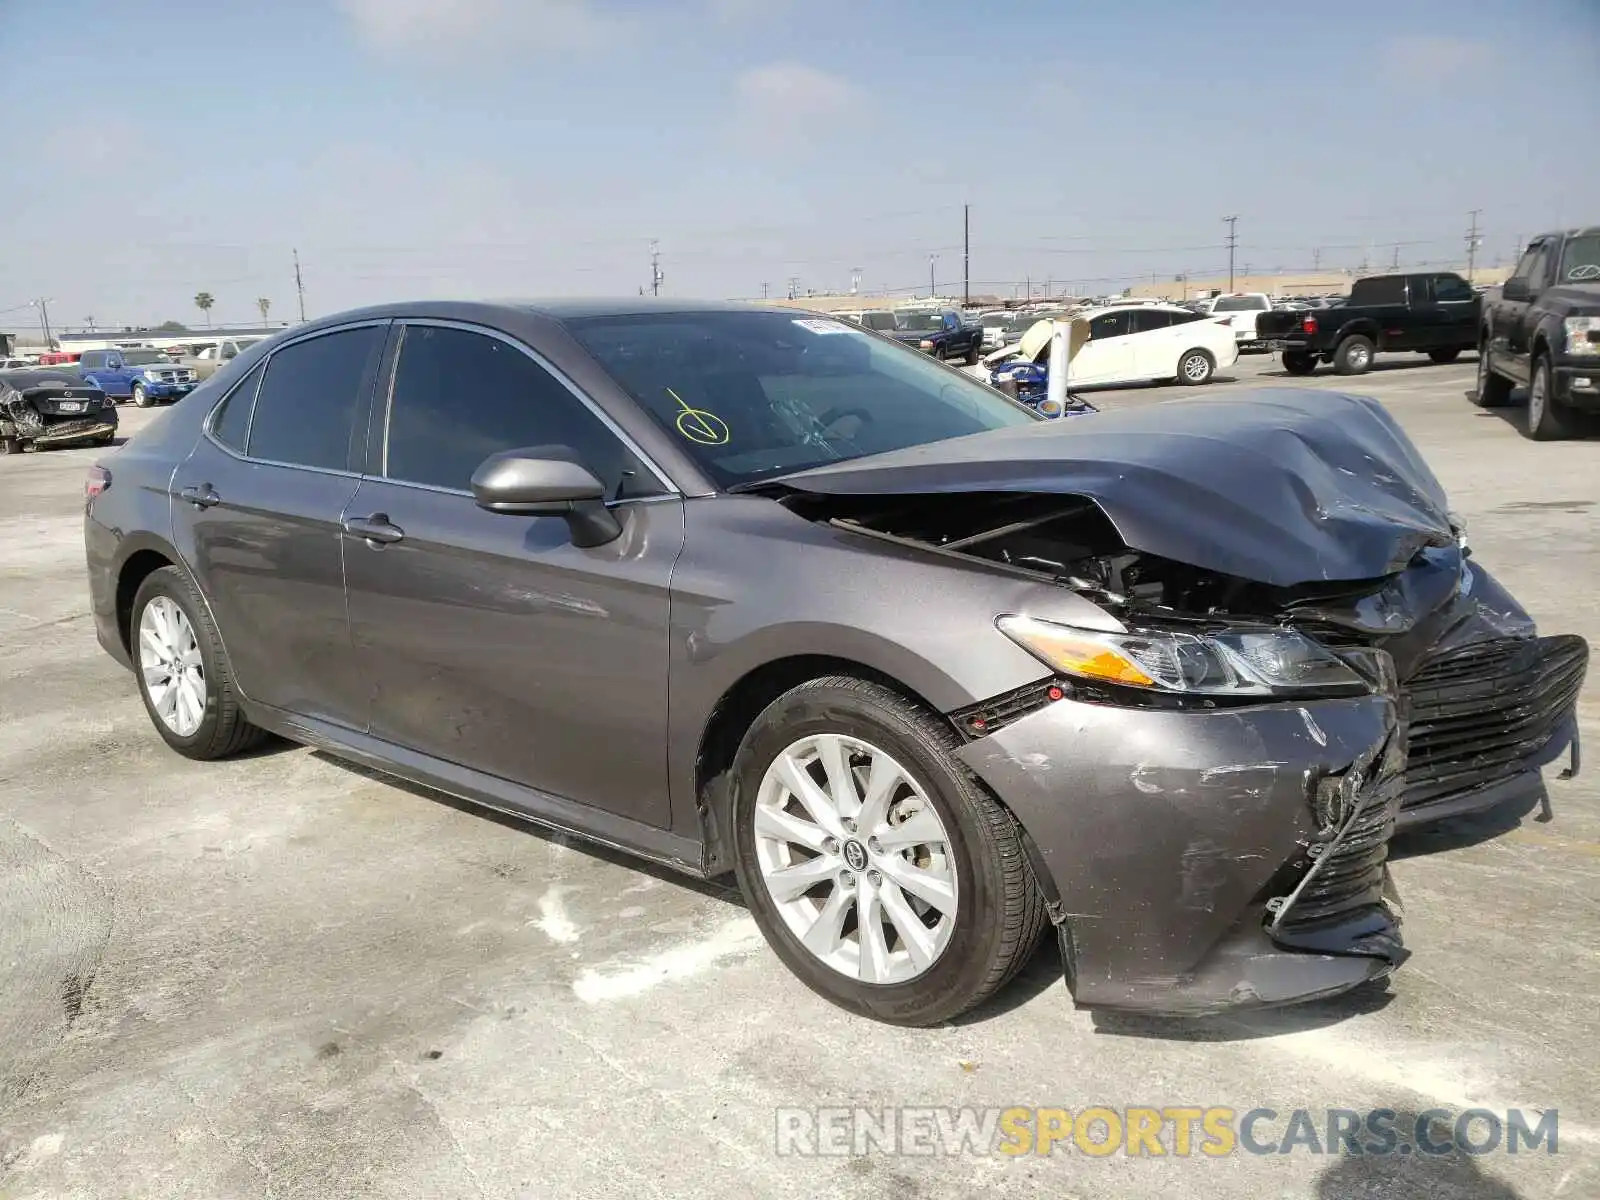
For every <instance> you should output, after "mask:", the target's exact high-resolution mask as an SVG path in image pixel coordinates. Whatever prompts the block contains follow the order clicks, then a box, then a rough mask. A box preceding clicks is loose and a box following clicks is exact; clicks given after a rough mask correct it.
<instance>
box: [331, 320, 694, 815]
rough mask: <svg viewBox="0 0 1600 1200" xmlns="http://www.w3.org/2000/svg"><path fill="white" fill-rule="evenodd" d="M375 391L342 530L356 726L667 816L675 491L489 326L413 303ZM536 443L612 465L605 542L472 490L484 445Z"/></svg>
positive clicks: (489, 769) (481, 766)
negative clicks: (579, 542)
mask: <svg viewBox="0 0 1600 1200" xmlns="http://www.w3.org/2000/svg"><path fill="white" fill-rule="evenodd" d="M386 390H387V393H388V395H389V402H388V406H387V409H385V406H384V405H383V404H382V402H381V401H380V402H379V403H378V404H376V405H374V412H373V428H372V430H371V434H370V437H369V450H368V469H367V472H366V473H365V474H364V475H363V477H362V479H361V485H360V488H359V490H358V491H357V492H356V495H355V497H354V499H352V500H351V502H350V504H349V505H348V506H347V507H346V514H347V518H348V520H347V522H346V526H345V532H344V537H343V546H344V562H345V586H346V594H347V596H348V601H349V612H350V627H351V636H352V638H353V641H354V646H355V654H356V661H357V664H358V666H359V667H360V669H361V670H362V672H363V674H364V677H365V678H366V680H367V684H368V688H369V689H370V690H369V693H368V706H367V718H368V728H369V731H370V733H371V734H372V735H373V736H374V737H377V738H381V739H382V740H384V741H386V742H389V743H392V744H394V745H398V746H402V747H404V748H406V749H409V750H413V751H418V752H420V753H422V754H426V755H428V756H430V757H432V758H435V759H442V760H444V761H445V762H449V763H454V764H457V765H459V766H463V767H467V768H469V769H471V770H475V771H481V772H484V773H486V774H489V775H493V776H495V777H497V778H500V779H505V780H510V781H511V782H513V783H518V784H521V785H523V786H525V787H529V788H533V789H536V790H538V791H541V792H544V793H546V794H549V795H554V796H559V797H562V798H565V799H569V800H574V801H578V802H580V803H583V804H588V805H591V806H593V807H596V808H600V809H604V810H607V811H610V812H614V813H617V814H619V815H622V816H625V817H629V818H631V819H633V820H636V821H642V822H645V823H647V824H650V825H655V826H658V827H663V828H664V827H666V826H667V825H668V824H669V823H670V812H669V807H668V799H667V784H666V780H667V646H668V642H667V634H668V615H669V611H668V610H669V605H668V584H669V582H670V578H671V573H672V567H673V564H674V563H675V562H676V560H677V557H678V553H679V551H680V549H681V548H682V546H683V536H684V535H683V505H682V501H681V499H680V497H678V495H677V494H676V493H675V492H673V491H672V489H671V488H670V487H669V485H668V484H667V482H666V481H665V480H664V479H662V478H661V477H659V476H658V475H657V474H656V472H655V471H654V470H653V469H652V468H651V467H650V466H648V465H647V464H646V463H645V462H644V461H643V458H642V456H641V455H640V454H639V453H638V452H637V451H636V450H635V449H634V448H632V446H631V445H630V444H628V443H626V442H625V441H624V440H623V439H622V437H621V436H620V435H619V434H618V433H617V432H615V431H614V430H613V428H612V427H611V426H610V425H608V424H607V423H605V422H604V421H602V419H601V418H600V417H599V416H598V415H597V414H596V411H595V410H594V409H592V408H591V407H590V406H589V405H588V404H587V403H586V401H585V400H584V399H583V398H582V397H581V396H580V395H579V394H578V393H577V392H576V391H575V389H573V388H572V387H571V386H570V385H569V384H567V383H566V382H565V381H564V380H562V379H561V378H559V377H557V376H556V375H555V374H554V373H552V372H551V371H550V370H549V369H547V368H546V366H545V365H544V364H543V363H542V362H541V361H540V360H539V359H538V358H536V357H535V356H534V355H533V354H532V353H531V352H530V351H528V350H527V349H525V348H524V347H522V346H520V345H519V344H517V343H514V342H511V341H510V340H508V339H506V338H504V337H502V336H501V335H499V334H497V333H494V332H492V331H489V330H486V329H485V330H478V329H467V328H462V327H459V326H454V325H436V324H431V323H428V322H424V321H416V322H407V323H406V324H405V325H404V331H403V335H402V338H401V342H400V347H399V352H398V357H397V361H396V365H395V367H394V372H393V383H392V385H391V386H390V387H389V388H387V389H386ZM384 392H385V389H380V391H379V395H380V396H382V395H383V394H384ZM549 445H560V446H565V447H567V448H569V449H570V450H572V451H573V452H575V454H576V455H577V457H578V458H579V460H580V461H582V462H583V463H584V465H585V466H587V467H588V468H589V469H590V470H591V471H593V472H594V474H595V475H596V476H597V477H598V478H599V479H600V480H601V481H602V482H604V483H606V485H607V491H608V494H609V495H611V496H613V497H615V499H613V500H612V501H611V502H610V506H611V508H612V510H613V511H614V512H615V513H616V515H617V516H618V518H619V519H620V520H621V522H622V525H623V532H622V535H621V536H620V537H618V538H617V539H616V540H615V541H613V542H610V543H608V544H606V545H604V546H597V547H593V548H587V549H582V548H579V547H577V546H574V545H573V544H572V539H571V536H570V532H569V530H568V527H567V524H566V521H565V520H564V519H563V518H561V517H558V516H526V515H509V514H500V513H491V512H487V511H485V510H484V509H481V508H479V507H478V506H477V504H476V503H475V502H474V501H473V498H472V494H471V492H470V490H469V483H470V480H471V477H472V473H473V471H475V470H476V469H477V467H478V465H479V464H480V463H482V461H483V460H484V459H485V458H487V457H489V455H491V454H495V453H498V452H499V451H502V450H512V449H517V448H520V447H531V446H549ZM373 529H377V530H378V531H379V532H380V533H381V537H377V538H374V537H370V536H367V535H368V534H370V533H371V531H372V530H373Z"/></svg>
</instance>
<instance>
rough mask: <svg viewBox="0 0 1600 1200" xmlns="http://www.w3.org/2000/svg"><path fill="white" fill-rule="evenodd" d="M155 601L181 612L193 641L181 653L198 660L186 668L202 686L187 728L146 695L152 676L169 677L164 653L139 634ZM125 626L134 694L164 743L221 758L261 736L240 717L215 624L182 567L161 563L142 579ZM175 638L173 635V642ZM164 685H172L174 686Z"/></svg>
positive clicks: (201, 756)
mask: <svg viewBox="0 0 1600 1200" xmlns="http://www.w3.org/2000/svg"><path fill="white" fill-rule="evenodd" d="M158 601H164V602H165V604H164V605H163V606H162V611H163V612H165V613H167V614H169V615H170V613H171V610H172V609H173V608H176V610H177V611H178V612H179V613H181V614H182V618H183V623H184V624H186V626H187V632H188V633H189V634H192V637H193V642H194V646H193V650H192V651H190V652H189V653H188V655H187V657H189V658H191V659H193V658H194V657H195V655H196V653H197V655H198V661H197V662H196V663H194V664H193V666H190V667H189V668H188V669H190V670H193V669H194V667H198V671H199V675H198V682H199V684H200V687H201V689H203V697H202V703H201V705H200V715H199V720H198V722H197V723H196V726H195V728H194V729H192V730H188V729H182V728H181V726H182V723H181V722H179V725H178V727H175V726H174V724H173V723H172V721H171V720H170V719H169V718H168V717H166V716H163V715H162V714H161V712H160V711H159V704H158V701H157V700H156V699H154V698H153V697H152V692H153V691H154V689H155V688H156V687H158V686H161V685H160V684H159V683H158V682H155V681H156V680H158V679H159V678H160V677H161V676H162V675H163V674H165V675H166V676H167V677H168V678H169V679H171V678H173V677H174V676H173V673H172V672H171V671H169V669H168V667H167V666H166V665H164V664H163V661H162V659H163V655H164V654H166V653H168V652H167V651H164V650H163V649H162V648H161V647H159V646H157V645H156V644H154V641H155V639H151V638H148V637H146V636H145V634H144V626H145V617H146V614H147V612H148V611H149V610H150V607H151V605H152V604H155V603H157V602H158ZM130 628H131V631H132V632H131V635H130V637H129V641H130V642H131V643H132V644H131V645H130V647H129V651H130V655H131V657H132V659H133V668H134V675H135V677H136V678H137V679H138V681H139V696H140V698H141V699H143V701H144V707H145V711H146V712H147V713H149V714H150V723H151V724H152V725H154V726H155V727H156V732H157V733H159V734H160V735H161V738H162V740H163V741H165V742H166V743H167V745H169V746H171V747H172V748H173V749H174V750H176V751H177V752H178V753H179V754H181V755H183V756H184V757H185V758H193V759H199V760H201V761H207V760H210V759H216V758H227V757H228V756H229V755H232V754H237V753H239V752H240V751H241V750H246V749H249V748H250V747H251V746H254V745H256V744H258V743H259V742H261V741H263V740H264V739H265V738H266V736H267V734H266V732H265V731H264V730H262V729H258V728H257V727H256V726H254V725H252V724H250V722H249V721H247V720H245V716H244V712H243V710H242V709H241V708H240V707H239V694H238V692H237V691H236V690H235V689H234V686H233V675H232V672H230V671H229V669H228V662H227V658H226V656H225V655H224V654H223V651H222V640H221V638H219V637H218V636H217V627H216V626H215V625H213V624H212V623H211V612H210V610H209V609H208V608H207V607H206V604H205V601H204V599H202V598H201V596H200V593H199V591H198V590H197V589H196V588H195V586H194V584H193V583H192V582H191V581H190V579H189V576H188V575H187V574H186V573H185V572H183V571H182V570H180V569H179V568H177V567H162V568H161V569H160V570H158V571H152V572H151V573H150V574H149V575H148V576H147V577H146V578H145V580H144V582H143V583H141V584H140V585H139V590H138V592H137V593H136V594H135V595H134V598H133V615H132V621H131V622H130ZM180 640H181V639H173V644H174V645H176V644H177V643H178V642H179V641H180ZM166 686H168V687H174V688H175V687H176V686H177V685H176V684H174V683H169V684H168V685H166Z"/></svg>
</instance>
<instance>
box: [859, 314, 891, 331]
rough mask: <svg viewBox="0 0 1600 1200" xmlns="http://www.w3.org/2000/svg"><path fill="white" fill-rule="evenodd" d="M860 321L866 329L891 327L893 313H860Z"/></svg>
mask: <svg viewBox="0 0 1600 1200" xmlns="http://www.w3.org/2000/svg"><path fill="white" fill-rule="evenodd" d="M861 323H862V324H863V325H865V326H866V327H867V328H868V329H893V328H894V314H893V313H892V312H869V313H862V314H861Z"/></svg>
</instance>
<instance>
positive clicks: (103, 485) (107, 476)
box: [83, 467, 111, 500]
mask: <svg viewBox="0 0 1600 1200" xmlns="http://www.w3.org/2000/svg"><path fill="white" fill-rule="evenodd" d="M110 486H111V472H110V471H108V470H106V469H105V468H104V467H90V468H89V473H88V474H87V475H86V476H84V480H83V498H84V499H85V500H93V499H94V498H95V497H96V496H98V495H99V494H100V493H101V492H103V491H105V490H106V489H107V488H108V487H110Z"/></svg>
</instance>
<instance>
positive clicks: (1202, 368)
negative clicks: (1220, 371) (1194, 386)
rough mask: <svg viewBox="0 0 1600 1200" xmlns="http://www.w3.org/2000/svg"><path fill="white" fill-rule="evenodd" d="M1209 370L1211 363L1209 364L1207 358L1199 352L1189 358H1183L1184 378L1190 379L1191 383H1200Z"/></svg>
mask: <svg viewBox="0 0 1600 1200" xmlns="http://www.w3.org/2000/svg"><path fill="white" fill-rule="evenodd" d="M1209 370H1210V364H1208V363H1207V362H1206V360H1205V358H1204V357H1202V356H1201V355H1199V354H1191V355H1190V356H1189V357H1188V358H1186V359H1184V360H1183V375H1184V378H1185V379H1187V380H1189V382H1191V383H1199V382H1200V381H1201V380H1202V379H1204V378H1205V377H1206V374H1207V373H1208V372H1209Z"/></svg>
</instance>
